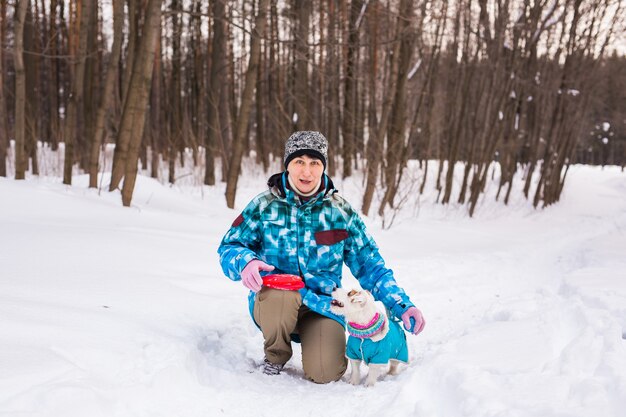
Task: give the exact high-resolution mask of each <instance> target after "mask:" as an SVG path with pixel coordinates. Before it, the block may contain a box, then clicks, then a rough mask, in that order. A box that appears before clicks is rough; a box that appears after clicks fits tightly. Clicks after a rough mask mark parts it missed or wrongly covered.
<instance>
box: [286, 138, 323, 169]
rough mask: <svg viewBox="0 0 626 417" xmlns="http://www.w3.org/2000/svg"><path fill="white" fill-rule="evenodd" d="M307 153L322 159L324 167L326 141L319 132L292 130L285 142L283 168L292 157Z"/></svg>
mask: <svg viewBox="0 0 626 417" xmlns="http://www.w3.org/2000/svg"><path fill="white" fill-rule="evenodd" d="M302 155H309V156H312V157H315V158H318V159H321V160H322V163H323V164H324V169H326V160H327V159H328V141H327V140H326V138H325V137H324V135H322V134H321V133H320V132H314V131H299V132H294V133H293V134H292V135H291V136H289V139H287V143H285V159H284V161H285V169H287V165H289V162H291V160H292V159H294V158H296V157H298V156H302Z"/></svg>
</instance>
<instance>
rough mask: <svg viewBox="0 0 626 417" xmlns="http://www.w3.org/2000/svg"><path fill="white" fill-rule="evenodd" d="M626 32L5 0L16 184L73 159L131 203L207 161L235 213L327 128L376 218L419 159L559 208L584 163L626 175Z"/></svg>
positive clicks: (506, 19) (469, 181)
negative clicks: (151, 181)
mask: <svg viewBox="0 0 626 417" xmlns="http://www.w3.org/2000/svg"><path fill="white" fill-rule="evenodd" d="M624 28H625V12H624V3H623V2H620V1H618V0H603V1H600V0H596V1H582V0H573V1H572V0H567V1H552V0H538V1H530V0H519V1H509V0H502V1H500V0H498V1H491V0H490V1H487V0H459V1H414V0H397V1H377V0H371V1H369V0H352V1H336V0H328V1H326V0H314V1H313V0H312V1H308V0H306V1H304V0H303V1H300V0H297V1H296V0H294V1H276V0H235V1H225V0H223V1H222V0H217V1H208V2H207V1H200V0H166V1H164V0H142V1H136V0H128V1H124V0H105V1H95V0H83V1H81V0H71V1H63V0H51V1H41V0H24V1H22V0H19V1H17V0H13V1H11V0H1V1H0V37H1V38H0V39H1V44H2V48H0V53H1V54H2V55H1V56H0V77H1V78H0V176H14V177H15V178H16V179H22V178H24V176H25V173H26V172H30V173H32V174H33V175H37V174H39V172H40V171H41V170H42V166H41V160H40V159H41V153H42V152H43V151H45V150H51V151H58V152H59V153H61V154H62V157H63V172H62V173H59V175H62V176H63V182H64V183H65V184H71V182H72V174H73V173H76V172H84V173H88V174H89V176H90V183H89V185H90V187H98V186H100V187H102V186H103V185H102V184H99V183H98V179H97V178H98V174H99V173H102V172H103V170H104V168H105V167H106V166H109V168H108V169H110V171H111V180H110V183H109V184H105V185H104V186H105V187H108V189H109V190H116V189H121V190H122V200H123V204H124V205H127V206H128V205H130V203H131V200H132V196H133V191H134V186H135V181H136V176H137V173H138V171H139V172H140V173H142V172H143V173H144V174H145V175H150V176H152V177H153V178H158V179H159V180H160V181H162V182H168V183H172V184H173V183H176V181H177V180H179V177H180V176H179V172H180V170H181V169H182V168H184V167H185V165H189V164H192V165H193V167H194V169H195V171H194V172H197V173H198V172H199V174H195V175H198V176H201V178H202V182H203V183H204V184H206V185H214V184H215V183H216V182H219V181H222V182H225V183H226V192H225V196H226V205H227V206H228V207H230V208H232V207H233V206H234V201H235V195H236V192H237V181H238V178H239V176H240V172H241V165H242V158H244V157H246V156H248V155H253V156H254V158H255V159H256V163H257V164H259V165H261V166H263V168H264V170H265V171H267V170H268V169H269V166H270V163H271V161H273V160H276V159H278V158H281V157H282V152H283V149H282V146H283V144H284V141H285V139H286V138H287V137H288V136H289V134H290V133H291V132H293V131H294V130H319V131H322V132H324V133H325V135H326V136H327V137H328V139H329V141H330V148H331V157H330V161H329V168H328V172H329V174H330V175H331V176H341V177H342V178H347V177H350V176H351V175H352V174H353V173H354V172H355V171H360V172H362V173H363V191H362V195H361V196H360V198H361V199H362V200H361V201H360V202H355V205H357V206H360V209H361V211H362V212H363V213H364V214H366V215H368V214H374V213H378V214H383V213H384V212H385V210H387V209H394V207H397V206H398V205H401V204H402V201H403V198H404V197H403V196H402V195H400V196H399V194H398V190H399V186H400V184H401V181H402V179H403V176H404V175H405V174H406V167H407V163H408V161H409V160H415V161H418V163H419V170H420V172H421V177H420V178H421V179H420V183H421V184H420V186H419V187H418V192H419V193H423V192H424V188H425V186H426V180H427V178H428V179H429V180H430V178H431V177H433V178H436V180H435V182H434V184H435V185H434V186H435V187H436V190H437V193H438V197H437V202H438V203H441V204H447V203H449V202H457V203H460V204H465V205H467V209H468V211H469V214H470V215H472V214H473V213H474V211H475V208H476V203H477V201H478V199H479V196H481V194H482V193H483V192H484V189H485V185H486V183H487V182H488V181H497V185H496V186H497V188H498V191H497V199H498V201H502V202H503V203H504V204H506V203H507V202H508V201H509V198H510V195H511V193H523V194H524V196H525V198H527V199H528V200H529V201H531V202H532V204H533V205H534V206H535V207H545V206H548V205H550V204H553V203H555V202H557V201H558V200H559V197H560V194H561V191H562V189H563V185H564V183H565V181H566V179H567V173H568V167H569V166H570V165H571V164H591V165H606V164H613V165H619V166H622V167H623V166H624V164H626V133H625V125H624V109H625V101H626V69H625V68H626V64H625V59H626V58H625V57H624V36H623V34H624ZM113 144H114V145H115V146H114V152H111V153H107V152H106V150H107V149H113V148H112V147H111V146H109V145H113ZM437 161H438V162H439V163H433V162H437ZM111 165H112V166H111ZM494 169H497V171H498V173H499V175H497V176H494V175H493V173H494ZM455 170H456V175H460V176H461V178H462V181H461V182H460V183H459V184H457V183H455V182H454V181H453V178H455ZM515 176H518V177H521V178H523V184H522V186H521V188H519V189H514V187H513V178H514V177H515ZM375 189H379V190H382V192H383V194H384V195H383V196H382V197H381V198H379V199H376V200H375V201H376V203H375V204H373V198H372V196H373V194H374V190H375Z"/></svg>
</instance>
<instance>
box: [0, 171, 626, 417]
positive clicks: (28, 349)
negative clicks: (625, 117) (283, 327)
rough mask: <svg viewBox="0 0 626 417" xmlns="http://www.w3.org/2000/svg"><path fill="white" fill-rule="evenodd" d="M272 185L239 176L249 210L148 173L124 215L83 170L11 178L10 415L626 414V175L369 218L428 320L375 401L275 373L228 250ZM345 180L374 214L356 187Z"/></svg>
mask: <svg viewBox="0 0 626 417" xmlns="http://www.w3.org/2000/svg"><path fill="white" fill-rule="evenodd" d="M431 172H432V171H431ZM265 176H266V175H265V173H262V172H260V171H258V169H257V170H256V171H254V170H252V171H248V172H247V173H246V175H245V176H244V177H243V178H242V179H241V181H240V191H239V194H238V200H237V201H238V203H237V206H238V208H237V210H229V209H226V208H225V204H224V199H223V190H224V188H223V186H216V187H204V188H201V187H181V186H176V187H169V186H166V185H161V184H160V183H158V182H157V181H154V180H151V179H148V178H146V177H140V178H139V179H138V183H137V188H136V192H135V197H134V200H133V207H131V208H124V207H121V203H120V196H119V193H107V192H104V191H103V192H102V193H99V192H98V191H97V190H89V189H87V184H88V181H87V177H86V176H76V177H75V178H74V185H73V186H71V187H67V186H64V185H62V184H61V181H60V179H59V178H53V177H42V178H30V179H29V180H27V181H22V182H16V181H14V180H10V179H3V178H0V416H3V417H4V416H7V417H9V416H10V417H23V416H29V417H30V416H58V417H72V416H77V417H98V416H106V417H117V416H147V417H148V416H149V417H154V416H163V417H173V416H176V417H187V416H190V417H191V416H203V417H206V416H218V415H225V416H271V417H281V416H300V415H306V416H309V415H310V416H330V415H332V416H388V415H389V416H391V415H393V416H409V415H411V416H424V417H427V416H430V417H454V416H502V417H522V416H536V417H557V416H558V417H565V416H572V417H574V416H576V417H595V416H598V417H620V416H624V415H625V414H624V413H625V411H624V410H626V340H625V338H626V174H625V173H621V172H620V171H619V170H618V169H615V168H605V169H604V170H601V169H599V168H591V167H579V166H578V167H572V169H571V170H570V173H569V177H568V180H567V183H566V188H565V191H564V194H563V196H562V201H561V202H560V203H559V204H557V205H555V206H551V207H549V208H547V209H544V210H533V209H532V208H531V207H530V204H529V203H528V202H526V201H525V200H523V199H520V198H516V199H514V201H513V202H512V203H511V207H505V206H503V205H502V204H501V203H497V202H494V201H493V200H492V199H491V198H486V199H484V200H483V201H482V202H481V204H480V206H479V208H478V213H477V215H476V216H475V218H473V219H470V218H468V216H467V214H466V209H465V208H459V207H455V206H448V207H442V206H437V205H433V204H432V203H431V201H430V200H432V198H434V196H430V195H427V196H425V197H423V198H422V201H420V202H419V203H418V202H416V201H415V200H413V199H410V200H408V201H407V203H406V204H405V205H404V207H403V210H402V211H401V212H400V213H398V216H396V219H395V221H394V223H393V225H392V226H391V228H389V229H387V230H385V229H382V228H381V227H380V221H379V220H378V219H366V222H367V223H368V225H369V227H370V232H371V233H372V234H373V235H374V237H375V238H376V239H377V241H378V243H379V246H380V247H381V251H382V254H383V256H384V257H385V258H386V260H387V264H388V265H389V266H390V267H392V268H393V269H394V271H395V273H396V278H397V280H398V281H399V282H400V284H401V285H402V286H403V287H404V288H405V289H406V290H407V292H408V293H409V294H411V296H412V298H413V300H414V302H415V303H416V304H417V305H418V306H419V307H420V308H421V309H422V311H423V312H424V315H425V317H426V320H427V326H426V329H425V331H424V332H423V333H422V334H421V335H419V336H417V337H413V336H410V337H409V349H410V357H411V364H410V365H409V366H408V367H406V369H405V370H404V372H403V373H401V374H400V375H398V376H393V377H386V378H385V379H384V380H382V381H380V382H379V383H378V384H377V385H376V386H375V387H374V388H364V387H354V386H351V385H349V384H348V383H347V382H346V379H347V378H345V377H344V380H343V381H340V382H336V383H332V384H328V385H315V384H313V383H310V382H307V381H305V380H303V378H302V366H301V361H300V359H299V350H298V348H296V352H295V355H294V358H293V359H292V360H291V361H290V362H289V363H288V365H287V368H286V371H285V372H284V373H283V374H281V375H280V376H278V377H268V376H265V375H263V374H262V373H261V372H260V368H259V366H260V364H261V361H262V358H263V350H262V342H263V341H262V337H261V334H260V332H258V331H257V329H256V328H255V327H254V326H253V324H252V322H251V321H250V318H249V316H248V313H247V305H246V293H247V291H246V290H245V289H244V287H243V286H242V285H241V284H239V283H234V282H231V281H229V280H228V279H227V278H225V277H224V276H223V275H222V273H221V270H220V268H219V265H218V257H217V254H216V249H217V245H218V244H219V241H220V239H221V237H222V235H223V234H224V232H225V231H226V229H227V228H228V226H229V225H230V223H231V222H232V221H233V219H234V218H235V217H236V216H237V214H238V211H239V210H240V209H241V208H242V207H243V206H244V205H245V204H246V203H247V200H248V199H249V198H250V197H252V196H253V195H254V194H256V193H257V192H259V191H261V190H262V189H263V187H264V182H265ZM105 182H106V179H105ZM336 183H337V185H338V188H340V189H341V190H342V191H344V192H345V194H346V195H347V197H348V198H349V200H351V201H353V203H354V205H355V206H357V207H358V206H360V201H359V199H358V197H357V195H358V190H359V188H360V186H361V184H360V182H359V181H358V179H351V180H347V181H343V182H342V181H336ZM431 189H432V188H431ZM409 191H410V190H409ZM516 193H517V194H519V189H517V190H515V191H514V194H516ZM345 281H346V286H352V285H354V281H353V279H352V278H350V277H346V278H345Z"/></svg>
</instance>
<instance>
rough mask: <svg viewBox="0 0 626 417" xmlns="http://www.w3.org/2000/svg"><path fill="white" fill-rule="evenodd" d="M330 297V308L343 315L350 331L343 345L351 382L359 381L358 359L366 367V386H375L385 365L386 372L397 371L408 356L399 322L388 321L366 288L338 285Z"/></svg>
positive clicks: (356, 382)
mask: <svg viewBox="0 0 626 417" xmlns="http://www.w3.org/2000/svg"><path fill="white" fill-rule="evenodd" d="M332 297H333V300H332V301H331V311H332V312H333V313H334V314H337V315H339V316H343V317H345V319H346V325H347V327H348V333H349V334H350V337H349V338H348V345H347V346H346V356H347V357H348V359H350V367H351V368H352V373H351V375H350V383H351V384H353V385H357V384H359V383H360V381H361V374H360V369H359V368H360V365H361V361H364V362H365V363H366V364H367V365H368V366H369V373H368V375H367V379H366V381H365V385H366V386H372V385H374V384H375V383H376V380H377V379H378V377H379V376H381V375H383V374H384V373H385V371H386V370H387V367H388V366H389V373H390V374H392V375H393V374H396V373H397V372H398V366H399V364H400V362H404V363H407V362H408V359H409V353H408V349H407V344H406V335H405V334H404V331H403V330H402V328H401V327H400V325H399V324H398V323H396V322H395V321H391V320H389V318H388V317H387V313H386V312H385V311H379V309H378V308H377V306H376V302H375V300H374V297H373V296H372V294H371V293H370V292H369V291H356V290H352V291H350V292H346V290H344V289H343V288H337V289H336V290H335V291H333V293H332Z"/></svg>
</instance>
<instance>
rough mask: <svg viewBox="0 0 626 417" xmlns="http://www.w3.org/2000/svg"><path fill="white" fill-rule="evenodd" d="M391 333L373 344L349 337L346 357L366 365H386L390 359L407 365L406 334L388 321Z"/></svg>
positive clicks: (398, 326)
mask: <svg viewBox="0 0 626 417" xmlns="http://www.w3.org/2000/svg"><path fill="white" fill-rule="evenodd" d="M387 323H388V324H389V331H388V332H387V334H386V335H385V337H384V338H383V339H382V340H379V341H377V342H373V341H372V340H371V339H360V338H357V337H354V336H350V337H348V345H347V346H346V356H347V357H348V359H355V360H359V361H363V362H365V363H366V364H368V365H369V364H370V363H374V364H380V365H382V364H385V363H388V362H389V360H390V359H392V360H396V361H401V362H405V363H407V362H408V361H409V349H408V347H407V344H406V334H404V330H402V329H401V328H400V325H399V324H398V323H396V322H395V321H393V320H388V321H387Z"/></svg>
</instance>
